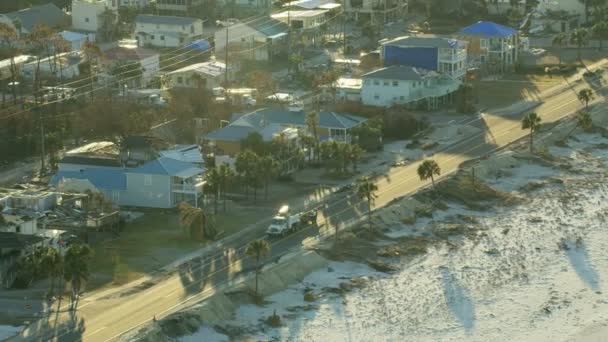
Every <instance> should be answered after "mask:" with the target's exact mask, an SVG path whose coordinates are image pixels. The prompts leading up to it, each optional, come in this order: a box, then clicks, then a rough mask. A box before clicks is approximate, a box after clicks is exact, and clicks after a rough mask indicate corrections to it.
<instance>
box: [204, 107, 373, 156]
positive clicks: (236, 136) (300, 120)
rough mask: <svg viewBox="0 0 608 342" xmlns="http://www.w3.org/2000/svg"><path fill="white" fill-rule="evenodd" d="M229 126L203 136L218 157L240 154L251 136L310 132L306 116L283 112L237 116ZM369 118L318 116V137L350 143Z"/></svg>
mask: <svg viewBox="0 0 608 342" xmlns="http://www.w3.org/2000/svg"><path fill="white" fill-rule="evenodd" d="M236 116H237V117H236V118H235V119H234V120H232V122H230V124H228V125H227V126H225V127H223V128H220V129H217V130H215V131H212V132H209V133H207V134H205V135H204V136H202V141H203V145H205V146H206V148H208V150H209V151H211V152H214V153H215V154H216V155H236V154H238V153H239V152H240V151H241V141H242V140H243V139H245V138H247V136H249V135H250V134H252V133H258V134H260V135H261V136H262V139H263V140H264V141H268V142H270V141H272V139H273V138H274V137H276V136H278V135H280V134H288V135H289V134H291V133H292V132H295V135H296V137H297V132H298V130H300V131H308V126H307V124H306V112H304V111H301V110H296V111H291V110H287V109H280V108H264V109H258V110H255V111H253V112H249V113H245V114H238V115H236ZM365 121H367V119H366V118H362V117H359V116H355V115H351V114H347V113H336V112H319V126H318V135H319V139H320V140H336V141H342V142H348V141H351V130H352V129H353V128H355V127H358V126H360V125H362V124H363V123H364V122H365Z"/></svg>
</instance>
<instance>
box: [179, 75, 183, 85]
mask: <svg viewBox="0 0 608 342" xmlns="http://www.w3.org/2000/svg"><path fill="white" fill-rule="evenodd" d="M177 83H178V84H183V83H184V78H183V77H181V76H178V77H177Z"/></svg>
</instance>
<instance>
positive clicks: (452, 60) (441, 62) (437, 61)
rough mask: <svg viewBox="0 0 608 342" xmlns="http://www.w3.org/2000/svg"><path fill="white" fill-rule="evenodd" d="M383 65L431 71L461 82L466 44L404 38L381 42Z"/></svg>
mask: <svg viewBox="0 0 608 342" xmlns="http://www.w3.org/2000/svg"><path fill="white" fill-rule="evenodd" d="M381 44H382V45H381V47H380V58H381V60H382V63H383V65H384V66H391V65H405V66H411V67H416V68H424V69H427V70H435V71H437V72H439V73H444V74H446V75H449V76H450V77H452V78H453V79H462V78H463V77H464V75H465V74H466V69H467V42H466V41H463V40H457V39H450V38H439V37H413V36H404V37H398V38H395V39H391V40H387V41H384V42H381Z"/></svg>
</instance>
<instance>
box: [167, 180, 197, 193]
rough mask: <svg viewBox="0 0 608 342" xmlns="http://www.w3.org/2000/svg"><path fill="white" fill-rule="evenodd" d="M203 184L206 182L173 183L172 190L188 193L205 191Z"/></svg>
mask: <svg viewBox="0 0 608 342" xmlns="http://www.w3.org/2000/svg"><path fill="white" fill-rule="evenodd" d="M203 184H204V182H198V183H196V184H195V183H173V185H172V186H171V190H172V191H173V192H187V193H197V192H203Z"/></svg>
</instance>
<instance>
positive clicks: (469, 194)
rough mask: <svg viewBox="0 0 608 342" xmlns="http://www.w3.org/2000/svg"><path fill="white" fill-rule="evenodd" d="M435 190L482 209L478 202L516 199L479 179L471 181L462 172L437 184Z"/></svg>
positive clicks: (445, 196) (511, 201)
mask: <svg viewBox="0 0 608 342" xmlns="http://www.w3.org/2000/svg"><path fill="white" fill-rule="evenodd" d="M437 192H438V193H439V194H441V195H442V196H443V198H447V199H451V200H456V201H460V202H462V203H464V204H465V205H466V206H467V207H469V208H473V209H484V208H485V207H486V205H482V204H480V202H486V201H503V202H506V203H513V202H515V201H516V200H517V199H518V198H517V197H516V196H514V195H511V194H509V193H507V192H504V191H500V190H496V189H494V188H492V187H491V186H489V185H487V184H485V183H482V182H481V181H480V180H475V182H473V181H472V179H471V177H468V176H467V175H465V174H463V173H461V174H459V175H457V176H455V177H452V178H448V179H447V180H445V181H443V182H441V183H439V184H437Z"/></svg>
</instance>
